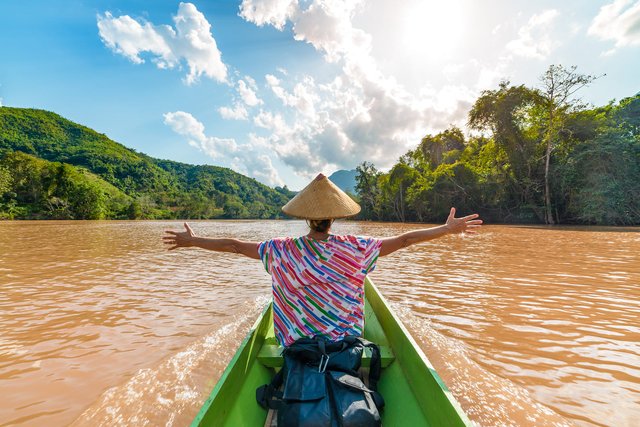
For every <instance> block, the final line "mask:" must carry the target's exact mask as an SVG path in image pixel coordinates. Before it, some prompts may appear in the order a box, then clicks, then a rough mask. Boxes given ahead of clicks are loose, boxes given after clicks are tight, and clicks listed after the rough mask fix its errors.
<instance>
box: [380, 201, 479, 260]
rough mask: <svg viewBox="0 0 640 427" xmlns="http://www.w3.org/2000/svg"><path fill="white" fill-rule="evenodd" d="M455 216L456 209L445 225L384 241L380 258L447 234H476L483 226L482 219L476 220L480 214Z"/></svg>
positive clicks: (452, 209)
mask: <svg viewBox="0 0 640 427" xmlns="http://www.w3.org/2000/svg"><path fill="white" fill-rule="evenodd" d="M455 215H456V208H451V212H450V213H449V217H448V218H447V222H446V223H445V224H443V225H439V226H437V227H431V228H425V229H423V230H415V231H409V232H408V233H404V234H400V235H399V236H394V237H388V238H386V239H382V246H381V247H380V256H385V255H389V254H390V253H393V252H395V251H397V250H398V249H402V248H406V247H407V246H410V245H413V244H415V243H421V242H426V241H428V240H433V239H437V238H438V237H442V236H445V235H447V234H457V233H462V232H466V233H475V232H476V230H475V229H477V228H479V227H480V225H481V224H482V220H481V219H476V218H478V216H479V215H478V214H473V215H467V216H463V217H462V218H456V217H455Z"/></svg>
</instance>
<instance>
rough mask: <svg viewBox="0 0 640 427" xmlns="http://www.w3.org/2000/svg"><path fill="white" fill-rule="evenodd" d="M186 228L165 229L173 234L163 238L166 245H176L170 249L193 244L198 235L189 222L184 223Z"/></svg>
mask: <svg viewBox="0 0 640 427" xmlns="http://www.w3.org/2000/svg"><path fill="white" fill-rule="evenodd" d="M184 228H185V230H186V231H183V232H180V231H173V230H165V233H167V234H171V235H170V236H164V237H163V238H162V240H163V241H164V244H165V245H174V246H172V247H170V248H168V249H169V250H170V251H172V250H174V249H177V248H188V247H190V246H193V239H194V237H196V235H195V233H194V232H193V230H191V227H189V224H187V223H186V222H185V223H184Z"/></svg>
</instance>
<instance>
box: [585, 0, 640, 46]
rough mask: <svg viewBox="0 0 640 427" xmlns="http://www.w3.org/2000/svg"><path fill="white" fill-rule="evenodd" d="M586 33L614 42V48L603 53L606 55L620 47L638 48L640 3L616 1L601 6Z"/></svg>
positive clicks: (639, 38)
mask: <svg viewBox="0 0 640 427" xmlns="http://www.w3.org/2000/svg"><path fill="white" fill-rule="evenodd" d="M587 33H588V34H589V35H591V36H595V37H598V38H599V39H601V40H612V41H615V45H614V47H613V48H612V49H611V50H609V51H607V52H605V54H606V55H609V54H612V53H614V52H615V51H616V50H617V49H619V48H621V47H625V46H639V45H640V1H636V2H635V3H633V4H631V1H629V0H616V1H614V2H613V3H611V4H608V5H605V6H602V7H601V8H600V12H599V13H598V15H597V16H596V17H595V18H593V21H592V22H591V26H590V27H589V30H588V32H587Z"/></svg>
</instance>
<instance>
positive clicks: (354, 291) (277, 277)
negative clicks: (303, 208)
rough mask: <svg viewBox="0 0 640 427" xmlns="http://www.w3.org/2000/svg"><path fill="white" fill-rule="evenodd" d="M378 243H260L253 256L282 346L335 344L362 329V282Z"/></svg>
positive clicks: (344, 239)
mask: <svg viewBox="0 0 640 427" xmlns="http://www.w3.org/2000/svg"><path fill="white" fill-rule="evenodd" d="M381 244H382V241H381V240H379V239H374V238H370V237H357V236H351V235H347V236H337V235H329V236H328V237H327V238H326V239H322V240H316V239H313V238H311V237H309V236H302V237H298V238H291V237H285V238H277V239H272V240H267V241H264V242H261V243H260V244H259V246H258V253H259V254H260V258H261V259H262V262H263V264H264V267H265V269H266V270H267V272H268V273H269V274H271V277H272V287H273V322H274V328H275V335H276V338H277V339H278V341H279V342H280V343H281V344H282V345H285V346H288V345H291V344H292V343H293V342H294V341H296V340H297V339H299V338H303V337H313V336H325V337H327V338H329V339H331V340H338V339H341V338H344V337H345V336H347V335H355V336H361V335H362V332H363V330H364V280H365V277H366V275H367V274H368V273H369V272H371V271H372V270H373V269H374V268H375V265H376V261H377V259H378V256H379V254H380V247H381Z"/></svg>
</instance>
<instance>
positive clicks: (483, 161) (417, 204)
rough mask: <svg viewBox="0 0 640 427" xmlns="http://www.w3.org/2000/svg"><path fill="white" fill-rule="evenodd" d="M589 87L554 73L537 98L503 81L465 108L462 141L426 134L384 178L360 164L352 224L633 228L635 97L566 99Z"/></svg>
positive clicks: (637, 198) (636, 208)
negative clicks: (469, 217) (450, 219)
mask: <svg viewBox="0 0 640 427" xmlns="http://www.w3.org/2000/svg"><path fill="white" fill-rule="evenodd" d="M593 79H594V77H593V76H584V75H580V74H577V73H576V72H575V67H572V68H569V69H566V68H563V67H561V66H557V65H556V66H551V67H550V68H549V70H548V71H547V72H546V73H545V74H544V76H543V78H542V82H543V85H542V86H543V87H542V88H540V89H538V88H529V87H526V86H523V85H520V86H514V85H511V84H510V83H509V82H506V81H503V82H502V83H500V85H499V87H498V88H497V89H495V90H487V91H484V92H482V93H481V95H480V97H479V98H478V99H477V100H476V101H475V103H474V104H473V106H472V108H471V110H470V112H469V116H468V124H469V128H470V130H471V131H472V133H470V134H469V135H466V136H465V135H464V134H463V132H462V131H461V130H460V129H458V128H456V127H451V128H450V129H447V130H445V131H443V132H440V133H438V134H436V135H427V136H425V137H424V138H422V140H421V141H420V143H419V144H418V146H417V147H416V148H415V149H413V150H410V151H409V152H408V153H406V154H405V155H403V156H402V157H401V158H400V159H399V160H398V162H397V163H396V164H395V165H394V166H393V167H392V168H391V169H390V170H389V172H387V173H382V172H381V171H379V170H378V169H377V168H376V167H375V166H374V165H373V164H371V163H368V162H363V163H362V164H361V165H360V166H359V167H358V168H357V171H358V176H357V182H358V186H357V191H358V197H359V200H360V202H361V204H362V212H361V218H362V219H373V220H390V221H433V222H440V221H442V220H443V218H446V216H447V213H448V210H449V208H450V207H451V206H456V207H457V208H458V211H459V212H472V211H473V212H478V213H480V214H481V216H482V217H484V218H485V219H487V220H489V221H492V222H501V223H550V224H553V223H566V224H602V225H605V224H606V225H638V224H640V94H637V95H635V96H632V97H629V98H626V99H623V100H621V101H620V102H618V103H616V102H611V103H610V104H609V105H606V106H603V107H589V106H587V105H584V104H582V103H581V102H579V100H577V99H573V98H571V96H572V95H573V94H574V93H575V92H576V91H577V90H578V89H579V88H580V87H582V86H584V85H586V84H589V83H590V82H591V81H593ZM552 86H553V87H552Z"/></svg>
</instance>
